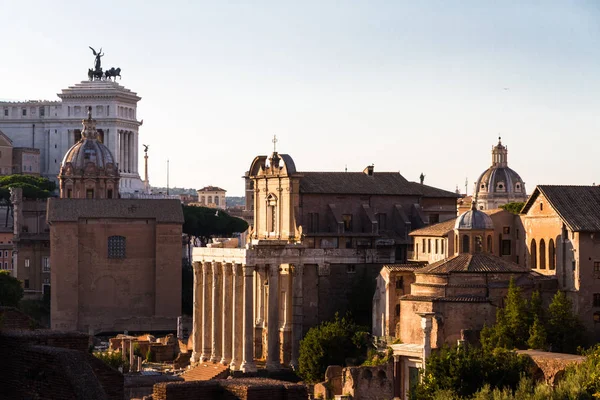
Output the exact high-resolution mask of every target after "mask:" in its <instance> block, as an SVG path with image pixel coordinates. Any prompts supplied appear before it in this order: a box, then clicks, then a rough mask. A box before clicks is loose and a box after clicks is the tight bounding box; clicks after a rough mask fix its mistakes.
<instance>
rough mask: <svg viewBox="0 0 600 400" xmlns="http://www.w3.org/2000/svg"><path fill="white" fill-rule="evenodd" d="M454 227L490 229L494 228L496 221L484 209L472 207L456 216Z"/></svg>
mask: <svg viewBox="0 0 600 400" xmlns="http://www.w3.org/2000/svg"><path fill="white" fill-rule="evenodd" d="M454 229H473V230H488V229H494V222H493V221H492V218H490V216H489V215H487V214H486V213H484V212H483V211H479V210H477V209H475V207H474V206H473V208H472V209H470V210H469V211H467V212H466V213H464V214H462V215H460V216H459V217H458V218H456V223H455V224H454Z"/></svg>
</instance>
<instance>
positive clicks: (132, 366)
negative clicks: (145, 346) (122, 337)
mask: <svg viewBox="0 0 600 400" xmlns="http://www.w3.org/2000/svg"><path fill="white" fill-rule="evenodd" d="M133 357H134V355H133V339H131V340H130V341H129V370H130V371H133V369H134V368H135V363H134V362H133Z"/></svg>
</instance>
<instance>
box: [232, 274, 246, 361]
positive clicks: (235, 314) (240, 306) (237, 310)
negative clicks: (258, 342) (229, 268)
mask: <svg viewBox="0 0 600 400" xmlns="http://www.w3.org/2000/svg"><path fill="white" fill-rule="evenodd" d="M242 273H243V271H241V266H240V265H239V264H233V284H232V294H233V296H232V303H233V309H232V313H231V320H232V321H233V328H232V349H231V350H232V353H231V364H229V368H230V369H231V370H233V371H237V370H239V369H240V364H241V362H242V351H243V344H244V330H243V324H242V322H243V320H242V318H243V315H244V311H243V310H244V297H243V291H244V281H243V275H242Z"/></svg>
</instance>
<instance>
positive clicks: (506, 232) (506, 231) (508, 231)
mask: <svg viewBox="0 0 600 400" xmlns="http://www.w3.org/2000/svg"><path fill="white" fill-rule="evenodd" d="M502 233H503V234H505V235H509V234H510V226H505V227H504V228H502Z"/></svg>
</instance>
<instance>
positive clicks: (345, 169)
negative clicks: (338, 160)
mask: <svg viewBox="0 0 600 400" xmlns="http://www.w3.org/2000/svg"><path fill="white" fill-rule="evenodd" d="M344 172H348V164H346V167H345V168H344Z"/></svg>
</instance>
